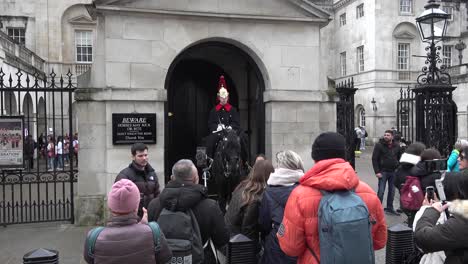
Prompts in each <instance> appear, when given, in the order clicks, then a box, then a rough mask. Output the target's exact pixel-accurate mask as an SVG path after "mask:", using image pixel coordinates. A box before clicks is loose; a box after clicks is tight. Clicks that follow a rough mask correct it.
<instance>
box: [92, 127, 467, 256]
mask: <svg viewBox="0 0 468 264" xmlns="http://www.w3.org/2000/svg"><path fill="white" fill-rule="evenodd" d="M360 135H361V139H362V138H364V139H365V135H366V133H364V132H362V130H361V134H360ZM398 136H399V135H398V131H396V130H395V129H389V130H387V131H385V133H384V135H383V137H382V138H381V139H380V141H379V142H378V143H377V144H376V145H375V147H374V150H373V153H372V166H373V170H374V172H375V176H376V183H375V184H376V185H377V186H378V191H377V193H376V192H374V191H373V189H372V188H371V187H370V186H369V185H368V184H367V183H364V182H362V181H360V179H359V176H358V175H357V173H356V172H355V170H354V169H353V168H352V167H351V165H350V164H349V163H348V162H347V161H346V154H345V139H344V137H343V136H341V135H340V134H338V133H335V132H326V133H322V134H320V135H319V136H318V137H317V138H316V139H315V140H314V142H313V144H312V148H311V158H312V159H313V161H314V162H315V164H314V165H313V167H312V168H304V163H303V161H302V159H301V157H300V156H299V155H298V154H297V153H295V152H294V151H293V150H283V151H280V152H278V153H276V155H275V156H274V157H272V160H268V159H267V158H265V156H264V155H259V156H258V157H257V158H256V159H255V161H254V165H253V167H252V169H251V170H250V172H249V174H248V175H246V177H245V180H243V181H242V182H241V183H240V184H239V185H238V186H237V187H236V188H235V190H234V192H233V193H232V198H231V201H230V203H229V205H228V207H227V210H226V213H225V214H223V210H221V208H220V207H219V205H218V203H217V202H216V201H215V200H212V199H210V198H208V194H207V190H206V188H205V187H204V186H203V185H201V184H199V181H200V179H199V173H198V169H197V167H196V166H195V165H194V163H193V162H192V161H191V160H190V159H182V160H179V161H177V162H176V163H175V164H174V165H173V167H172V175H171V181H170V182H168V183H167V185H166V186H165V188H164V189H162V190H160V187H159V184H158V179H157V177H158V176H157V175H156V173H155V170H154V168H153V167H152V166H151V165H150V164H149V162H148V148H147V146H146V145H144V144H141V143H136V144H134V145H133V146H132V148H131V155H132V161H131V163H130V164H129V165H128V166H127V167H126V168H125V169H123V170H122V171H121V172H120V173H119V174H118V175H117V177H116V179H115V183H114V185H113V186H112V190H111V191H110V193H109V194H108V199H107V205H108V208H109V210H110V218H109V220H108V223H107V225H106V226H105V227H104V228H96V229H93V230H91V231H90V232H89V233H88V235H87V239H86V242H85V245H84V258H85V260H86V261H87V263H97V264H98V263H226V248H227V245H228V243H229V240H230V239H231V238H233V237H234V236H239V235H242V236H245V237H246V238H248V239H249V240H250V241H253V245H255V246H254V247H255V252H256V256H255V259H256V260H255V263H265V264H266V263H317V264H318V263H375V259H374V250H379V249H382V248H383V247H385V245H386V243H387V225H386V221H385V214H389V215H400V214H405V215H406V216H407V220H406V221H405V224H407V225H408V226H409V227H411V228H413V230H414V237H415V244H416V247H415V248H416V251H415V254H416V255H418V257H417V260H416V262H413V263H450V264H452V263H468V246H467V245H468V201H466V199H468V197H465V196H468V170H467V168H468V156H467V155H468V141H465V140H458V141H457V143H456V144H455V146H453V151H452V153H451V155H450V156H449V157H448V159H442V157H441V155H440V153H439V152H438V151H437V150H435V149H432V148H427V147H426V146H425V145H424V144H422V143H419V142H415V143H412V144H408V145H405V144H404V143H403V142H402V141H401V140H398ZM395 138H396V140H395ZM359 150H363V148H361V146H360V148H359ZM442 162H444V163H445V164H444V165H441V163H442ZM273 164H274V165H273ZM386 189H387V200H386V201H384V193H385V190H386ZM395 191H399V193H400V208H394V206H393V204H394V203H393V200H394V197H395V196H394V194H395ZM408 197H410V198H408ZM383 204H385V207H384V206H383ZM334 208H335V209H336V208H338V209H340V210H334ZM331 223H333V224H331ZM414 259H415V258H414V257H413V261H414Z"/></svg>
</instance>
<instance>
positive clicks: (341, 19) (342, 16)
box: [340, 13, 346, 26]
mask: <svg viewBox="0 0 468 264" xmlns="http://www.w3.org/2000/svg"><path fill="white" fill-rule="evenodd" d="M344 25H346V13H343V14H341V15H340V26H344Z"/></svg>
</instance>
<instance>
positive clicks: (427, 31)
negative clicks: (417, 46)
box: [416, 0, 450, 42]
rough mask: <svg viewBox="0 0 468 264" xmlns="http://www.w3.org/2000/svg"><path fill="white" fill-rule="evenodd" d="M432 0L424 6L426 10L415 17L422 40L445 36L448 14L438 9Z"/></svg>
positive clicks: (438, 38) (439, 38)
mask: <svg viewBox="0 0 468 264" xmlns="http://www.w3.org/2000/svg"><path fill="white" fill-rule="evenodd" d="M439 6H440V5H439V4H437V3H435V1H434V0H431V1H429V3H428V4H427V5H426V6H425V8H426V10H424V12H423V13H422V14H421V15H419V16H418V17H417V18H416V23H417V24H418V29H419V34H420V35H421V39H422V40H423V41H432V42H435V41H438V40H441V39H443V38H444V37H445V34H446V32H447V20H448V18H449V16H450V15H449V14H447V13H445V12H444V11H443V10H441V9H439Z"/></svg>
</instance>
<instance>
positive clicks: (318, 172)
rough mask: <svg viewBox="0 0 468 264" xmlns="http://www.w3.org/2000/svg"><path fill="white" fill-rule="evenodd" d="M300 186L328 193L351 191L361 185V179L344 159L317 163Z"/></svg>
mask: <svg viewBox="0 0 468 264" xmlns="http://www.w3.org/2000/svg"><path fill="white" fill-rule="evenodd" d="M300 184H301V185H305V186H310V187H314V188H316V189H321V190H326V191H335V190H351V189H354V188H356V187H357V186H358V185H359V177H358V176H357V174H356V172H355V171H354V169H353V167H351V165H350V164H349V163H348V162H347V161H345V160H344V159H339V158H338V159H326V160H321V161H319V162H317V163H315V165H314V166H313V167H312V168H311V169H310V170H309V171H307V172H306V173H305V174H304V176H303V177H302V178H301V180H300Z"/></svg>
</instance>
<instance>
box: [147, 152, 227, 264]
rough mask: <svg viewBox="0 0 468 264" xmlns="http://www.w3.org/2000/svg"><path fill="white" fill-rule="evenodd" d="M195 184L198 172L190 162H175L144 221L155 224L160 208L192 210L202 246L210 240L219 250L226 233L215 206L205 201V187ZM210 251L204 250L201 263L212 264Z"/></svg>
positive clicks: (217, 208)
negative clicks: (203, 259) (146, 219)
mask: <svg viewBox="0 0 468 264" xmlns="http://www.w3.org/2000/svg"><path fill="white" fill-rule="evenodd" d="M198 181H199V178H198V171H197V168H196V167H195V165H194V164H193V162H192V161H191V160H184V159H183V160H179V161H178V162H176V164H174V166H173V167H172V175H171V181H170V182H169V183H168V184H167V185H166V187H165V188H164V190H163V191H162V192H161V195H160V196H159V197H158V198H157V199H154V200H153V201H151V203H150V204H149V207H148V221H157V219H158V218H159V215H160V214H161V211H162V209H163V208H166V209H168V210H174V208H175V210H177V211H186V210H187V209H192V211H193V214H194V216H195V218H196V219H197V222H198V226H199V227H200V235H201V240H202V244H203V245H205V244H206V242H207V241H208V240H209V239H211V241H212V242H213V244H214V246H215V247H216V248H217V249H222V248H223V247H224V246H225V245H227V243H228V242H229V231H228V229H227V228H226V225H225V224H224V218H223V214H222V212H221V210H220V209H219V206H218V204H217V203H216V201H214V200H212V199H208V194H207V190H206V188H204V187H203V186H202V185H199V184H198ZM163 232H164V230H163ZM210 252H212V251H211V248H210V247H209V246H208V247H206V248H205V261H204V263H215V262H214V260H213V254H211V253H210Z"/></svg>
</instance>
